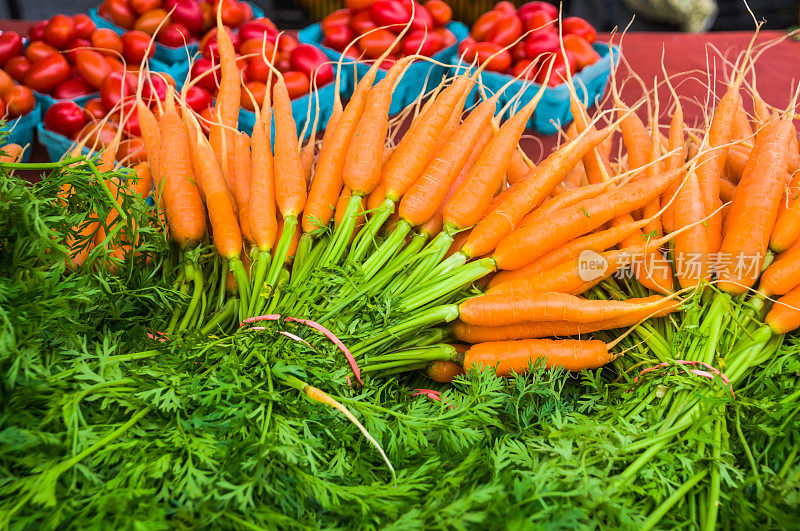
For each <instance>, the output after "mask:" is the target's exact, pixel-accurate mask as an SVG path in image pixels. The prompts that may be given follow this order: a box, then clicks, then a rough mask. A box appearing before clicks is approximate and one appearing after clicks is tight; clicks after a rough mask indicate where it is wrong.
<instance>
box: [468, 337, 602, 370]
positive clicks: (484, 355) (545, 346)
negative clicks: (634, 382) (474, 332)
mask: <svg viewBox="0 0 800 531" xmlns="http://www.w3.org/2000/svg"><path fill="white" fill-rule="evenodd" d="M540 358H542V359H544V361H545V367H564V368H565V369H567V370H569V371H581V370H583V369H595V368H597V367H602V366H603V365H605V364H606V363H608V362H609V361H611V360H612V359H613V355H612V354H611V353H610V352H609V351H608V348H607V347H606V344H605V343H603V342H602V341H597V340H591V341H577V340H571V339H562V340H553V339H525V340H521V341H493V342H489V343H479V344H477V345H473V346H472V347H471V348H470V349H469V350H468V351H467V353H466V354H465V355H464V368H465V369H471V368H472V367H478V368H481V367H483V368H486V369H494V370H495V371H496V372H497V375H498V376H510V375H511V374H512V373H516V374H524V373H525V372H527V370H528V368H529V367H530V366H531V365H534V364H535V363H536V361H537V360H538V359H540Z"/></svg>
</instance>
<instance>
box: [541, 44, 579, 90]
mask: <svg viewBox="0 0 800 531" xmlns="http://www.w3.org/2000/svg"><path fill="white" fill-rule="evenodd" d="M551 61H553V71H552V72H551V73H550V80H549V81H548V82H547V84H548V85H549V86H551V87H555V86H557V85H560V84H561V83H563V82H564V81H566V79H567V69H569V70H570V71H571V72H574V70H575V60H574V58H573V57H572V54H571V53H570V52H567V62H564V56H563V55H561V54H560V53H559V54H553V56H552V58H550V59H548V60H547V61H545V63H544V65H542V68H541V69H540V70H539V73H538V74H537V75H536V82H537V83H539V84H543V83H544V82H545V80H546V78H547V68H548V67H549V66H550V62H551Z"/></svg>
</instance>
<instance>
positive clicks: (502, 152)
mask: <svg viewBox="0 0 800 531" xmlns="http://www.w3.org/2000/svg"><path fill="white" fill-rule="evenodd" d="M552 66H553V62H552V61H550V63H549V67H548V71H547V77H548V78H549V77H550V72H551V70H552ZM545 86H546V83H545V84H544V85H542V88H540V89H539V91H537V93H536V95H535V96H534V97H533V98H532V99H531V100H530V101H529V102H528V103H526V104H525V106H524V107H522V109H520V110H519V112H517V113H516V114H515V115H514V116H512V117H511V118H509V119H508V120H507V121H506V123H504V124H503V126H502V127H501V128H500V131H499V132H498V134H497V135H495V137H494V138H492V140H491V141H490V142H489V144H488V145H487V146H486V149H484V151H483V153H482V154H481V156H480V158H479V159H478V161H477V162H476V163H475V166H473V167H472V170H471V171H470V173H469V175H468V176H467V178H466V180H465V181H464V182H463V183H462V184H461V187H460V188H459V189H458V190H457V191H456V193H455V194H454V195H453V197H451V198H450V200H449V201H448V202H447V203H446V204H445V207H444V211H443V215H444V222H445V226H448V225H449V226H452V227H457V228H466V227H469V226H470V225H474V224H475V223H477V222H478V221H480V219H481V217H483V214H484V213H485V212H486V209H487V207H488V206H489V202H490V201H491V199H492V197H493V196H494V194H495V192H496V191H497V188H498V187H499V186H500V183H501V182H502V179H503V176H504V175H505V173H506V170H507V169H508V165H509V163H510V160H511V153H512V152H513V150H514V149H516V146H517V143H518V142H519V138H520V136H521V135H522V133H523V131H524V130H525V124H526V123H527V122H528V119H530V117H531V115H532V114H533V111H534V110H535V109H536V105H538V103H539V100H541V98H542V96H543V95H544V90H545Z"/></svg>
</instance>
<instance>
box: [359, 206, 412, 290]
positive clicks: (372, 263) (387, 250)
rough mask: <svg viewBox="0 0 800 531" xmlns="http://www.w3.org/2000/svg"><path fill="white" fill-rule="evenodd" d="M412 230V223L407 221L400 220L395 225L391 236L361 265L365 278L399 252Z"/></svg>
mask: <svg viewBox="0 0 800 531" xmlns="http://www.w3.org/2000/svg"><path fill="white" fill-rule="evenodd" d="M410 231H411V225H410V224H409V223H408V222H406V221H402V220H401V221H400V222H399V223H398V224H397V225H395V227H394V229H393V230H392V232H391V234H389V237H388V238H386V239H385V240H384V241H383V243H381V245H380V247H378V249H377V250H376V251H375V252H374V253H372V255H371V256H370V257H369V258H368V259H367V261H366V262H364V265H363V266H361V274H362V275H363V276H364V280H369V279H371V278H372V277H373V276H375V274H376V273H377V272H378V271H379V270H380V269H381V267H383V265H384V264H386V261H387V260H389V258H391V257H392V255H393V254H394V253H395V252H397V250H398V249H399V248H400V246H402V245H403V242H404V241H405V239H406V236H407V235H408V233H409V232H410Z"/></svg>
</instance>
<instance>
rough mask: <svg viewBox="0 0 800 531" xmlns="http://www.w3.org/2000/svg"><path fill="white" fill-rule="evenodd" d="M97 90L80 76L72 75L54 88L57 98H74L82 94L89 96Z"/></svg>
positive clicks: (54, 94)
mask: <svg viewBox="0 0 800 531" xmlns="http://www.w3.org/2000/svg"><path fill="white" fill-rule="evenodd" d="M95 92H97V90H96V89H95V88H94V87H93V86H91V85H90V84H89V83H87V82H86V81H85V80H84V79H82V78H80V77H71V78H69V79H68V80H66V81H64V82H63V83H61V84H60V85H59V86H57V87H56V88H55V90H53V97H54V98H55V99H57V100H74V99H75V98H80V97H81V96H88V95H89V94H93V93H95Z"/></svg>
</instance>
